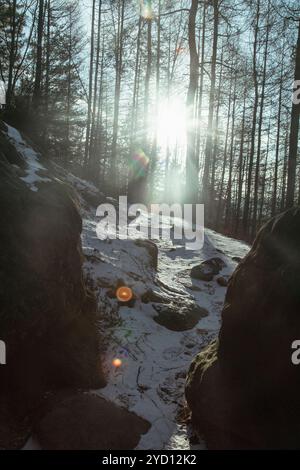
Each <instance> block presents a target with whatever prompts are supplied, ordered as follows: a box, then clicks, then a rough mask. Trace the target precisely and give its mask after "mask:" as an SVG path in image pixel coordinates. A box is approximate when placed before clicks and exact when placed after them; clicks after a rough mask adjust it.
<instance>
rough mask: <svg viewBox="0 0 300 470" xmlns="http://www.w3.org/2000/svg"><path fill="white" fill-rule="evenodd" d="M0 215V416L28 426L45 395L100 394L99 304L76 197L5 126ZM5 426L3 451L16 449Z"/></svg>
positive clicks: (0, 141) (0, 145) (0, 134)
mask: <svg viewBox="0 0 300 470" xmlns="http://www.w3.org/2000/svg"><path fill="white" fill-rule="evenodd" d="M13 137H15V139H16V140H14V138H13ZM26 157H28V160H27V159H26ZM33 181H35V183H34V186H33ZM0 214H1V223H0V339H1V340H2V341H5V344H6V348H7V358H6V362H7V364H6V365H2V366H0V414H1V416H2V415H3V413H2V412H1V410H2V409H3V410H5V415H8V414H9V412H8V410H11V413H10V414H9V419H6V417H4V418H3V416H2V418H3V419H2V418H1V416H0V421H1V423H2V424H3V423H4V424H5V423H6V421H7V422H8V421H9V420H10V419H12V417H15V418H16V419H17V420H19V421H20V422H22V423H24V420H26V417H27V416H28V415H30V414H31V413H32V408H34V407H35V406H36V404H37V403H38V401H39V400H40V399H41V398H42V397H43V394H44V393H45V391H47V390H51V389H57V388H58V389H59V388H62V387H80V388H89V387H93V388H96V387H100V386H103V385H104V378H103V374H102V369H101V364H100V359H99V349H98V348H99V338H98V334H97V328H96V303H95V299H94V298H93V296H92V295H91V293H90V292H88V290H87V288H86V286H85V283H84V280H83V271H82V252H81V240H80V234H81V217H80V215H79V211H78V204H77V199H76V196H75V194H74V193H73V191H72V189H71V187H70V186H68V185H67V184H64V183H62V182H60V181H58V180H57V178H55V177H54V176H53V175H52V174H51V172H49V170H47V166H46V164H45V166H44V165H41V164H40V160H39V158H38V154H36V153H35V152H34V151H32V150H31V149H29V148H27V147H26V146H25V143H24V142H23V141H22V139H21V137H20V136H19V134H18V133H15V134H13V136H9V135H8V134H7V128H6V126H5V125H4V124H2V125H0ZM3 403H4V405H3ZM10 405H11V406H10ZM12 421H13V419H12ZM4 424H3V426H4ZM3 426H2V427H3ZM2 427H1V432H0V447H10V446H11V445H12V444H11V442H10V434H9V432H8V431H7V430H6V431H5V429H2ZM10 428H13V426H12V425H10ZM13 440H14V441H15V438H14V439H13Z"/></svg>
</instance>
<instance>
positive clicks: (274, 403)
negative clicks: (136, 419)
mask: <svg viewBox="0 0 300 470" xmlns="http://www.w3.org/2000/svg"><path fill="white" fill-rule="evenodd" d="M299 233H300V208H295V209H291V210H288V211H287V212H285V213H283V214H281V215H279V216H277V217H275V218H273V219H272V220H270V221H269V222H268V223H267V224H266V225H265V226H264V227H263V228H262V229H261V230H260V232H259V234H258V236H257V238H256V240H255V242H254V245H253V247H252V249H251V251H250V252H249V254H248V255H247V256H246V257H245V258H244V259H243V260H242V261H241V263H240V264H239V265H238V267H237V269H236V271H235V273H234V274H233V276H232V278H231V279H230V282H229V287H228V291H227V295H226V299H225V304H224V308H223V313H222V327H221V331H220V334H219V339H218V342H215V343H213V344H211V345H210V346H209V347H208V348H207V349H206V350H204V351H202V352H201V353H200V354H198V356H197V357H196V358H195V359H194V361H193V363H192V365H191V367H190V371H189V374H188V378H187V384H186V397H187V401H188V404H189V406H190V409H191V410H192V417H193V423H194V425H195V427H196V428H197V429H198V432H200V433H201V434H203V435H204V436H205V439H206V442H207V445H208V447H209V448H213V449H224V448H225V449H239V448H252V449H254V448H255V449H260V448H264V449H268V448H273V449H282V448H288V449H292V448H300V400H299V394H300V369H299V367H297V366H295V365H293V364H292V361H291V354H292V349H291V345H292V342H293V341H294V340H295V339H300V289H299V285H300V237H299Z"/></svg>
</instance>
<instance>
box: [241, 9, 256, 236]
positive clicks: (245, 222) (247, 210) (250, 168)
mask: <svg viewBox="0 0 300 470" xmlns="http://www.w3.org/2000/svg"><path fill="white" fill-rule="evenodd" d="M256 2H257V3H256V17H255V20H256V21H255V30H254V42H253V82H254V104H253V118H252V130H251V146H250V154H249V165H248V178H247V188H246V195H245V205H244V213H243V229H244V235H246V236H247V235H248V229H249V227H248V223H249V214H250V199H251V190H252V173H253V161H254V152H255V136H256V119H257V108H258V100H259V94H258V77H257V49H258V25H259V19H260V0H256Z"/></svg>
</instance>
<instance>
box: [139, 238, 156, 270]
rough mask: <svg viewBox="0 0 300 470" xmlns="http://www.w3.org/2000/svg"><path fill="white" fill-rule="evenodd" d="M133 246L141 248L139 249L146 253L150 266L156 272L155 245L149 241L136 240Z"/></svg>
mask: <svg viewBox="0 0 300 470" xmlns="http://www.w3.org/2000/svg"><path fill="white" fill-rule="evenodd" d="M135 244H136V245H137V246H141V247H143V248H145V249H146V251H147V253H148V255H149V260H150V265H151V266H152V268H153V269H154V270H155V271H156V270H157V264H158V247H157V245H156V244H155V243H153V242H152V241H151V240H143V239H138V240H136V241H135Z"/></svg>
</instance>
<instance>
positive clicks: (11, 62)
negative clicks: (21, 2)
mask: <svg viewBox="0 0 300 470" xmlns="http://www.w3.org/2000/svg"><path fill="white" fill-rule="evenodd" d="M16 14H17V1H16V0H13V3H12V14H11V40H10V48H9V64H8V82H7V90H6V105H7V107H9V106H10V105H11V99H12V85H13V71H14V65H15V57H16V30H17V24H16V21H17V19H16Z"/></svg>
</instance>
